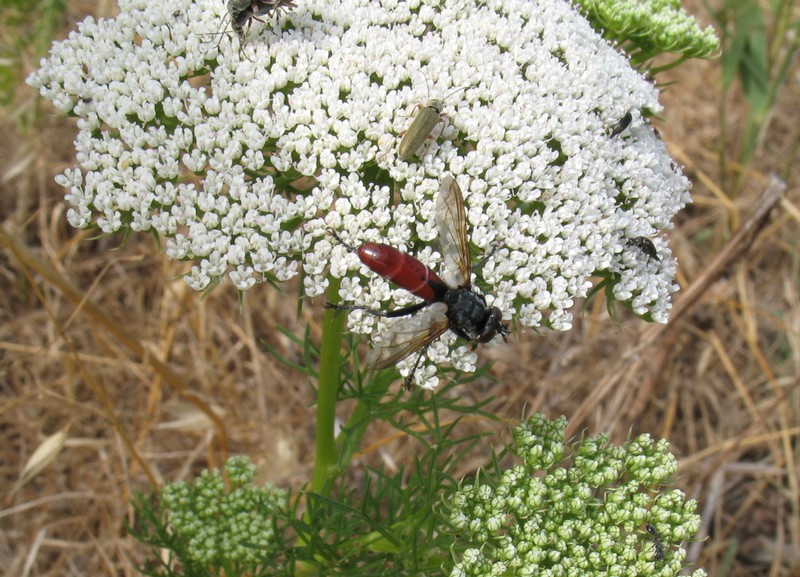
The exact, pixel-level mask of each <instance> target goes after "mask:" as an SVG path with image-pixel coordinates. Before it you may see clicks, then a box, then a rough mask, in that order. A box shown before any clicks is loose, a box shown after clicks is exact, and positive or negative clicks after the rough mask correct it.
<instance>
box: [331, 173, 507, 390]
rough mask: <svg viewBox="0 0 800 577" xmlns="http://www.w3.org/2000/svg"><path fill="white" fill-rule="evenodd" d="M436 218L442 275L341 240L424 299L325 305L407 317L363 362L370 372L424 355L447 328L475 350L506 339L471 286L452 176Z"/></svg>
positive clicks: (395, 254) (377, 247) (390, 250)
mask: <svg viewBox="0 0 800 577" xmlns="http://www.w3.org/2000/svg"><path fill="white" fill-rule="evenodd" d="M435 219H436V227H437V229H438V231H439V242H440V244H441V248H442V254H443V258H444V262H443V265H442V276H441V277H440V276H439V275H437V274H436V273H435V272H434V271H433V270H431V269H430V268H429V267H427V266H426V265H424V264H422V263H421V262H420V261H418V260H417V259H415V258H414V257H413V256H411V255H408V254H405V253H403V252H400V251H399V250H397V249H396V248H394V247H391V246H389V245H387V244H382V243H374V242H368V243H365V244H362V245H361V246H359V247H358V248H355V247H351V246H349V245H347V244H346V243H344V242H342V241H341V239H339V241H340V242H342V244H344V245H345V246H346V247H348V248H349V249H350V250H352V251H355V252H356V253H357V254H358V257H359V258H360V259H361V262H363V263H364V264H365V265H367V266H368V267H369V268H371V269H372V270H373V271H375V272H376V273H378V274H379V275H381V276H382V277H384V278H386V279H388V280H389V281H391V282H393V283H394V284H396V285H397V286H399V287H401V288H404V289H406V290H407V291H409V292H410V293H412V294H414V295H416V296H418V297H419V298H421V299H422V302H420V303H417V304H414V305H411V306H408V307H405V308H401V309H396V310H392V311H383V310H378V309H370V308H367V307H362V306H355V305H333V304H329V305H328V307H330V308H336V309H341V310H363V311H365V312H367V313H369V314H372V315H376V316H381V317H386V318H396V317H408V318H404V319H402V320H399V321H397V322H396V323H394V324H393V325H392V326H391V327H390V328H389V331H388V333H387V334H386V335H384V337H383V339H382V341H381V343H380V345H378V346H376V347H375V348H374V349H373V350H372V352H371V353H370V356H369V357H368V360H367V362H368V364H369V365H370V366H371V367H372V368H374V369H385V368H387V367H390V366H392V365H395V364H397V363H399V362H400V361H402V360H403V359H405V358H406V357H408V356H409V355H412V354H413V353H415V352H417V351H422V352H424V349H425V348H427V347H428V345H430V344H431V343H432V342H433V341H434V340H435V339H436V338H438V337H439V336H440V335H442V334H443V333H444V332H445V331H446V330H447V329H450V330H451V331H453V332H454V333H455V334H456V335H458V336H459V337H461V338H463V339H465V340H467V341H470V342H471V343H473V344H474V345H476V346H477V344H478V343H487V342H489V341H490V340H492V339H493V338H494V337H495V335H500V336H501V337H503V340H506V335H507V334H508V326H507V325H506V324H504V323H503V322H502V313H501V312H500V309H499V308H497V307H490V306H488V305H487V304H486V299H485V298H484V297H483V295H481V294H479V293H477V292H475V290H474V289H473V288H472V283H471V264H470V254H469V242H468V240H467V219H466V214H465V210H464V197H463V196H462V194H461V189H460V188H459V186H458V183H457V182H456V180H455V179H454V178H453V177H452V176H450V175H447V176H445V177H444V178H442V181H441V186H440V188H439V196H438V198H437V200H436V214H435ZM337 238H338V237H337ZM416 313H419V314H416ZM422 352H421V353H420V356H419V357H418V358H417V362H416V363H415V364H414V368H413V369H412V370H411V372H410V373H409V375H408V377H406V381H405V386H406V388H408V387H409V385H410V383H411V379H412V378H413V376H414V372H415V371H416V369H417V367H418V366H419V363H420V360H421V359H422Z"/></svg>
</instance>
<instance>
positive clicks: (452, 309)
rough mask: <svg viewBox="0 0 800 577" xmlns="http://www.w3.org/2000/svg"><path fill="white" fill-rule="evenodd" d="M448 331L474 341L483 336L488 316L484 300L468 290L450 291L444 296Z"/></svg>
mask: <svg viewBox="0 0 800 577" xmlns="http://www.w3.org/2000/svg"><path fill="white" fill-rule="evenodd" d="M444 303H445V304H446V305H447V318H448V319H449V320H450V330H452V331H453V332H454V333H456V334H457V335H458V336H460V337H461V338H463V339H467V340H469V341H474V340H476V339H478V338H479V337H480V336H481V334H483V329H484V327H485V326H486V322H487V320H488V318H489V316H490V314H489V311H488V310H487V308H486V300H485V299H484V298H483V296H482V295H479V294H478V293H476V292H473V291H472V290H470V289H468V288H462V289H451V290H449V291H447V293H446V294H445V295H444Z"/></svg>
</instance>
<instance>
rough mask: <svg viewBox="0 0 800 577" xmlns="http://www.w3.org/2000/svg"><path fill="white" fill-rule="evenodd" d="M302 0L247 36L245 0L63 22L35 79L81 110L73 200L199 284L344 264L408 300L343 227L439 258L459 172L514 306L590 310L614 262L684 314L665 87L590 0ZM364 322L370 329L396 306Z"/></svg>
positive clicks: (507, 308) (92, 221)
mask: <svg viewBox="0 0 800 577" xmlns="http://www.w3.org/2000/svg"><path fill="white" fill-rule="evenodd" d="M295 4H296V7H295V8H294V9H293V10H292V11H291V12H286V11H283V12H281V13H280V14H276V15H272V14H270V15H268V16H267V17H266V20H265V22H264V23H262V22H253V24H252V26H251V27H250V28H249V30H248V31H247V41H246V43H245V44H244V45H241V44H240V41H239V38H238V37H237V36H236V35H234V34H230V33H228V34H222V36H221V37H219V36H215V35H214V34H213V33H214V31H217V30H219V29H220V27H221V24H222V22H223V21H224V19H225V17H226V15H227V14H228V9H227V6H226V4H225V3H224V2H223V1H222V0H198V1H196V2H192V1H189V0H174V1H172V2H169V3H162V2H150V1H147V0H127V1H121V2H120V10H121V12H120V14H119V16H117V17H116V18H115V19H113V20H100V21H95V20H93V19H91V18H89V19H87V20H85V21H84V22H83V23H81V24H80V25H79V27H78V30H77V31H76V32H73V33H72V34H71V35H70V36H69V38H67V39H66V40H64V41H63V42H60V43H57V44H55V45H54V46H53V49H52V51H51V54H50V56H49V58H47V59H45V60H43V61H42V63H41V68H40V69H39V70H38V71H36V72H35V73H33V74H32V75H31V76H30V77H29V79H28V82H29V83H30V84H31V85H32V86H34V87H36V88H38V89H39V91H40V93H41V94H42V95H43V96H44V97H46V98H48V99H49V100H51V101H52V102H53V103H54V104H55V106H57V107H58V108H59V109H60V110H62V111H63V112H65V113H68V114H72V115H74V116H76V117H77V118H78V127H79V129H80V132H79V135H78V137H77V140H76V148H77V161H78V166H77V167H75V168H72V169H69V170H67V171H65V173H64V174H63V175H61V176H60V177H59V178H58V182H59V183H60V184H61V185H63V186H64V187H65V188H66V189H67V195H66V200H67V203H68V204H69V205H70V209H69V212H68V218H69V221H70V223H71V224H72V225H73V226H76V227H79V228H86V227H95V226H96V227H98V228H99V229H100V230H102V231H103V232H106V233H113V232H117V231H128V230H136V231H146V232H149V233H151V234H154V235H156V236H158V237H159V238H161V239H164V240H165V246H166V250H167V253H168V254H169V255H170V256H172V257H173V258H175V259H180V260H185V261H188V262H191V263H193V266H192V268H191V270H190V271H189V272H188V273H187V275H186V280H187V282H188V283H189V284H190V285H191V286H192V287H193V288H195V289H198V290H204V289H207V288H209V287H210V286H213V285H214V284H215V283H217V282H219V281H221V280H224V279H225V278H226V277H227V278H230V280H231V281H232V282H233V283H234V284H235V286H236V287H237V288H238V289H240V290H247V289H249V288H251V287H252V286H253V285H254V284H255V283H256V282H259V281H270V282H279V281H286V280H288V279H291V278H293V277H295V276H298V275H300V274H301V273H302V276H303V291H304V293H305V295H307V296H311V297H313V296H318V295H320V294H322V293H323V292H324V291H325V289H326V287H327V285H328V279H329V277H328V275H333V276H335V277H340V278H342V283H341V290H340V294H341V297H342V299H343V300H344V301H345V302H349V303H353V304H358V305H364V306H368V307H372V308H387V307H389V306H391V305H390V303H394V304H396V305H402V304H407V303H409V302H411V301H412V300H413V297H411V296H410V295H409V294H408V293H405V292H404V291H402V290H400V289H396V288H394V287H392V286H391V285H390V284H389V283H388V281H386V280H384V279H382V278H380V277H378V276H377V275H375V274H374V273H372V272H371V271H369V270H368V269H367V268H366V267H364V266H363V265H362V264H361V263H360V262H359V260H358V258H357V257H356V255H354V254H352V253H349V252H348V251H347V249H346V248H345V247H344V246H341V245H339V244H337V243H336V242H335V241H334V239H333V238H332V237H331V235H330V234H329V232H328V230H329V229H334V230H336V231H337V233H338V234H339V235H340V237H341V238H343V239H344V240H346V241H347V242H348V243H350V244H353V245H356V244H359V243H361V242H364V241H377V242H385V243H388V244H391V245H393V246H395V247H397V248H398V249H401V250H404V251H406V252H409V253H412V254H414V255H415V256H416V257H417V258H419V259H420V260H421V261H422V262H424V263H426V264H428V265H429V266H431V267H432V268H433V269H434V270H436V269H437V268H438V267H439V263H440V262H441V258H442V257H441V255H440V254H439V253H438V252H437V249H436V246H437V245H436V243H435V241H436V238H435V237H436V234H437V232H436V226H435V223H434V219H433V210H434V197H435V195H436V192H437V190H438V189H439V181H440V179H441V177H442V175H444V174H447V173H450V174H452V175H453V176H454V177H455V178H456V179H457V180H458V182H459V183H460V186H461V188H462V190H463V195H464V199H465V203H466V213H467V214H466V216H467V221H468V228H469V235H470V242H471V244H472V245H473V250H474V253H475V254H476V255H480V254H481V253H485V252H488V251H489V249H490V248H492V247H495V248H496V249H497V250H496V251H495V252H494V253H493V254H492V256H491V257H490V258H489V259H488V260H487V262H486V263H485V265H484V266H483V267H482V268H481V269H480V270H478V271H475V272H476V273H477V276H478V278H477V279H476V283H477V286H478V287H480V288H481V289H483V290H484V291H485V292H487V293H489V294H490V295H492V297H493V299H492V298H490V299H489V300H490V302H489V305H490V306H497V307H499V308H500V310H502V311H503V314H504V316H505V318H506V320H508V319H510V318H514V319H516V321H517V322H518V324H519V325H522V326H525V327H533V328H536V327H540V326H546V327H550V328H553V329H557V330H567V329H569V328H570V326H571V320H572V313H571V312H570V310H571V308H572V307H573V305H574V300H575V298H576V297H584V296H586V295H587V294H588V292H589V291H590V289H591V288H592V284H593V283H592V280H590V279H591V278H592V277H595V278H597V277H599V278H602V279H603V282H604V283H605V285H606V286H607V287H608V288H609V289H610V290H609V291H607V294H613V298H614V299H616V300H617V301H619V302H621V303H623V304H625V305H626V306H628V307H629V308H630V309H631V310H633V312H634V313H635V314H637V315H639V316H641V317H642V318H645V319H647V320H655V321H659V322H666V320H667V316H668V309H669V307H670V293H671V292H673V291H674V290H676V288H677V287H676V286H675V284H674V282H673V277H674V274H675V268H676V264H675V262H674V259H672V258H671V255H670V250H669V247H668V245H667V243H666V241H665V239H664V238H663V237H662V236H659V233H660V232H662V231H664V230H666V229H669V228H670V227H671V220H672V218H673V216H674V215H675V213H676V212H677V211H678V210H680V209H681V208H682V207H683V206H684V205H685V203H686V202H687V201H688V181H687V180H686V178H685V177H684V176H682V175H681V173H680V171H679V169H678V168H677V167H675V165H674V164H672V163H671V161H670V159H669V157H668V155H667V151H666V149H665V146H664V145H663V143H662V142H661V141H660V140H659V138H658V136H657V134H656V132H655V131H654V130H653V129H652V128H651V126H650V125H649V123H648V118H650V117H651V116H653V115H655V114H657V113H658V112H659V110H660V106H659V104H658V100H657V91H656V89H655V88H654V87H653V86H652V85H651V84H650V83H648V82H647V81H646V80H645V79H644V78H642V77H641V76H640V75H639V74H638V73H637V72H635V71H634V70H633V69H632V68H631V67H630V66H629V64H628V62H627V61H626V59H625V57H624V56H622V55H620V54H618V53H617V52H615V51H614V50H613V49H612V48H611V47H610V46H609V45H608V44H607V43H606V41H604V40H603V39H601V38H600V37H599V36H598V35H597V34H596V33H595V32H594V31H593V30H592V28H591V27H590V26H589V24H588V23H587V22H586V21H585V20H584V19H583V17H582V16H581V15H580V14H578V12H576V11H575V10H574V9H573V7H572V6H571V5H570V4H569V3H567V2H565V1H563V0H541V1H537V2H531V1H529V0H491V1H485V2H481V1H475V0H411V1H407V2H405V1H402V2H401V1H393V0H382V1H376V0H341V1H338V2H330V1H329V0H296V2H295ZM273 16H274V17H273ZM431 99H442V100H443V104H442V105H443V110H442V113H443V115H444V118H443V120H442V122H441V123H439V124H438V125H437V126H435V127H434V129H433V131H432V135H431V138H430V139H428V140H427V141H426V143H425V145H424V146H423V147H422V148H421V149H420V150H419V151H417V152H416V154H414V155H413V156H412V157H411V158H409V159H408V160H402V159H400V158H399V156H398V154H397V148H398V142H399V140H400V139H401V138H402V133H403V131H405V130H406V129H407V128H408V127H409V124H410V123H411V122H412V117H413V116H414V115H415V114H416V113H418V112H417V111H415V106H416V105H419V104H422V105H424V104H426V103H428V102H429V101H430V100H431ZM628 115H630V116H628ZM622 119H626V120H630V122H629V123H627V125H626V126H625V128H624V130H623V131H622V132H621V133H620V131H619V130H614V127H615V126H616V125H617V124H618V123H619V121H620V120H622ZM638 237H648V238H650V239H652V242H653V244H654V250H655V251H656V254H657V255H658V259H654V258H651V257H649V256H648V255H647V254H644V253H643V252H642V251H641V250H639V249H638V248H637V246H636V245H635V244H633V245H632V244H629V242H628V241H629V240H630V239H632V238H638ZM351 325H352V327H351V328H353V329H354V330H357V331H360V332H364V333H368V332H372V331H373V330H374V328H375V327H374V325H375V319H374V318H373V317H371V316H368V315H363V314H361V313H354V314H352V315H351ZM454 338H455V337H454V335H452V334H448V336H447V337H446V338H445V339H444V340H443V342H441V341H440V342H439V343H437V346H434V347H432V348H431V349H430V350H429V357H430V358H431V359H433V360H434V361H440V360H443V359H448V360H451V361H452V362H453V364H454V365H455V366H456V367H458V368H461V369H467V368H470V367H471V366H472V364H473V363H474V355H473V354H472V353H470V352H469V351H468V350H467V349H466V348H465V347H462V348H461V350H460V352H459V353H458V354H455V355H450V354H449V349H450V348H451V347H452V344H453V341H454Z"/></svg>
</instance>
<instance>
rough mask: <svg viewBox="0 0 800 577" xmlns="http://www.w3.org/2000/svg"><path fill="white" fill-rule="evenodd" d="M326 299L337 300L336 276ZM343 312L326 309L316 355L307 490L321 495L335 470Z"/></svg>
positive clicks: (329, 278)
mask: <svg viewBox="0 0 800 577" xmlns="http://www.w3.org/2000/svg"><path fill="white" fill-rule="evenodd" d="M328 280H329V284H328V292H327V295H326V296H327V298H328V302H331V303H336V302H338V301H339V284H340V281H339V279H337V278H333V277H331V276H329V277H328ZM346 320H347V315H346V314H343V313H342V312H341V311H337V310H334V309H328V310H327V311H325V316H324V317H323V321H322V344H321V346H320V355H319V389H318V391H317V438H316V449H317V451H316V459H315V461H314V474H313V476H312V477H311V491H312V492H314V493H319V494H321V495H327V494H328V493H329V492H330V489H331V486H332V481H333V479H334V478H335V476H336V473H337V471H338V467H337V466H336V465H337V461H338V458H337V450H336V437H335V434H334V424H335V419H336V399H337V396H338V393H339V380H340V374H341V364H342V359H341V356H342V333H343V331H344V324H345V321H346Z"/></svg>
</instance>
